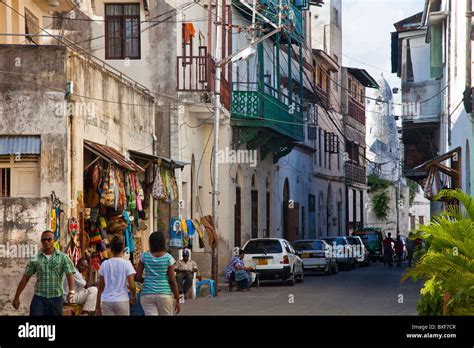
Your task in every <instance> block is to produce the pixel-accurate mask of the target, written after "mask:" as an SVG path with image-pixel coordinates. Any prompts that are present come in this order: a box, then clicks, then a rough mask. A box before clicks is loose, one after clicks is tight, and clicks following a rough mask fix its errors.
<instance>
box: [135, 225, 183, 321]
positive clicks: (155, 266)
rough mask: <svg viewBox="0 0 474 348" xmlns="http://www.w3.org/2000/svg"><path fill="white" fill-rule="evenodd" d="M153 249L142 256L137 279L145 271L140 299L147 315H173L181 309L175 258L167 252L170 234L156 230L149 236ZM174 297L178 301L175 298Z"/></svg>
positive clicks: (138, 279) (139, 278)
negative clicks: (167, 236) (167, 238)
mask: <svg viewBox="0 0 474 348" xmlns="http://www.w3.org/2000/svg"><path fill="white" fill-rule="evenodd" d="M148 243H149V246H150V251H147V252H145V253H144V254H142V255H141V257H140V262H139V263H138V266H137V275H136V279H137V281H140V280H141V279H142V274H143V272H145V277H144V281H143V288H142V291H141V295H140V296H141V297H140V302H141V305H142V307H143V311H144V312H145V315H173V314H174V312H175V313H176V314H178V313H179V312H180V310H181V307H180V305H179V292H178V283H177V282H176V275H175V271H174V263H175V260H174V258H173V256H171V255H170V254H168V253H167V252H166V236H165V234H164V233H163V232H153V233H152V234H150V237H149V240H148ZM173 297H174V301H173Z"/></svg>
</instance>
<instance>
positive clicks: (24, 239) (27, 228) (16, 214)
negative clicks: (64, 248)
mask: <svg viewBox="0 0 474 348" xmlns="http://www.w3.org/2000/svg"><path fill="white" fill-rule="evenodd" d="M49 203H50V202H49V199H47V198H3V199H0V244H1V245H3V246H5V247H7V246H8V245H9V246H12V245H15V246H16V245H22V246H25V247H29V248H30V249H29V250H31V252H33V251H34V250H35V246H36V247H37V248H39V247H40V245H39V239H40V235H41V231H43V230H44V229H46V227H47V226H48V225H49V216H48V214H47V211H48V209H49ZM7 243H8V244H7ZM17 256H21V255H17ZM22 256H23V257H8V255H2V256H1V257H0V284H2V286H1V287H0V315H27V314H28V312H29V305H30V301H31V298H32V296H33V290H34V281H30V283H29V284H28V286H27V287H26V289H25V290H24V291H23V294H22V296H21V298H20V303H21V305H20V308H19V310H15V309H14V308H13V306H12V305H11V301H12V300H13V296H14V295H15V291H16V286H17V285H18V283H19V281H20V279H21V277H22V276H23V273H24V271H25V267H26V265H27V263H28V261H29V259H30V258H29V257H28V256H31V255H27V254H24V255H22Z"/></svg>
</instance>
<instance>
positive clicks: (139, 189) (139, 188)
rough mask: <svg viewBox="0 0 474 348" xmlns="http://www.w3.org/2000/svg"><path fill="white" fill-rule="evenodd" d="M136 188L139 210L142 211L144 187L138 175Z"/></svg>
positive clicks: (136, 176)
mask: <svg viewBox="0 0 474 348" xmlns="http://www.w3.org/2000/svg"><path fill="white" fill-rule="evenodd" d="M135 190H136V200H137V210H138V211H142V210H143V208H142V199H143V196H144V195H143V189H142V186H141V185H140V180H138V175H135Z"/></svg>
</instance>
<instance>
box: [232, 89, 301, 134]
mask: <svg viewBox="0 0 474 348" xmlns="http://www.w3.org/2000/svg"><path fill="white" fill-rule="evenodd" d="M290 105H292V106H291V107H290ZM231 112H232V116H231V117H232V123H233V125H235V126H242V127H252V128H254V129H258V128H264V129H267V130H269V131H271V132H272V133H273V134H275V135H276V136H277V137H279V138H281V139H282V143H284V142H298V141H303V140H304V135H303V109H302V106H301V104H300V103H298V102H296V101H295V99H293V100H292V102H290V98H289V96H288V95H285V94H284V93H283V92H281V91H278V90H277V89H275V88H273V87H271V86H269V85H267V84H265V86H264V91H263V93H262V92H259V91H258V89H257V84H256V83H238V84H234V88H233V91H232V105H231Z"/></svg>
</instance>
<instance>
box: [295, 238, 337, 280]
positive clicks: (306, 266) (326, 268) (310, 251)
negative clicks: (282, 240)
mask: <svg viewBox="0 0 474 348" xmlns="http://www.w3.org/2000/svg"><path fill="white" fill-rule="evenodd" d="M293 247H294V248H295V250H296V251H300V252H301V253H302V254H301V259H302V260H303V270H305V271H322V272H324V273H325V274H328V275H329V274H336V273H337V272H339V267H338V266H337V262H336V258H335V257H332V255H331V253H330V248H331V246H330V245H329V244H328V243H327V242H326V241H324V240H322V239H304V240H297V241H295V242H294V243H293Z"/></svg>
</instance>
